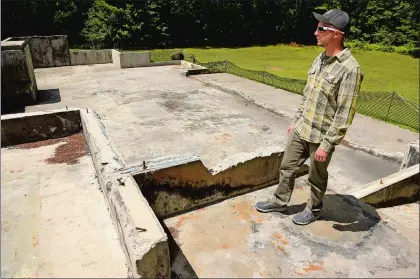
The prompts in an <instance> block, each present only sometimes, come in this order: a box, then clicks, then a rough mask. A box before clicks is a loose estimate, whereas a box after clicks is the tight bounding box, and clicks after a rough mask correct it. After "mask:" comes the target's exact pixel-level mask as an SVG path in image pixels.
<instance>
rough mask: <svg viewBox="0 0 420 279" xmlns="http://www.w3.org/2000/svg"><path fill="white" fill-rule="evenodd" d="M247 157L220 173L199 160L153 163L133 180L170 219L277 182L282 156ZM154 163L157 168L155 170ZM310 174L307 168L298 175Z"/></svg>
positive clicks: (159, 215) (192, 158)
mask: <svg viewBox="0 0 420 279" xmlns="http://www.w3.org/2000/svg"><path fill="white" fill-rule="evenodd" d="M248 155H250V156H248V158H247V159H245V160H243V161H241V162H239V163H235V162H234V163H232V162H231V163H229V164H230V166H227V165H225V166H222V168H223V170H221V171H220V172H217V173H215V171H212V172H211V171H209V170H208V169H207V168H206V167H205V166H204V165H203V163H202V162H201V161H200V160H199V159H198V158H194V157H186V158H185V160H182V159H180V160H174V159H170V160H168V159H165V160H166V162H168V163H166V162H165V161H163V162H157V163H152V165H151V166H150V165H148V166H146V168H147V170H145V171H144V172H143V173H139V174H137V175H134V179H135V180H136V182H137V184H138V185H139V187H140V189H141V191H142V193H143V195H144V196H145V198H146V199H147V200H148V202H149V204H150V206H151V207H152V209H153V211H154V212H155V214H156V215H157V216H158V217H160V218H164V217H169V216H172V215H174V214H179V213H181V212H183V211H186V210H191V209H194V208H197V207H201V206H204V205H208V204H210V203H214V202H217V201H221V200H225V199H227V198H230V197H233V196H236V195H239V194H244V193H247V192H250V191H253V190H257V189H260V188H263V187H266V186H270V185H274V184H275V183H277V182H278V179H279V166H280V162H281V159H282V155H283V153H278V152H274V153H273V152H270V151H268V152H265V153H261V152H256V153H250V154H248ZM148 164H150V163H148ZM153 164H156V165H157V169H156V170H155V169H154V168H156V167H155V166H153ZM171 164H174V165H172V166H171ZM222 165H223V164H222ZM140 167H141V166H140ZM131 171H132V170H131ZM307 171H308V167H307V166H306V165H305V167H303V168H302V170H301V171H300V172H299V175H303V174H304V173H307ZM132 173H135V172H132Z"/></svg>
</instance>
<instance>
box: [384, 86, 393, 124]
mask: <svg viewBox="0 0 420 279" xmlns="http://www.w3.org/2000/svg"><path fill="white" fill-rule="evenodd" d="M394 97H395V91H393V92H392V97H391V102H390V103H389V107H388V111H387V112H386V117H385V121H388V116H389V111H390V110H391V107H392V103H393V102H394Z"/></svg>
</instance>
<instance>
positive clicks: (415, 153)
mask: <svg viewBox="0 0 420 279" xmlns="http://www.w3.org/2000/svg"><path fill="white" fill-rule="evenodd" d="M419 156H420V154H419V140H416V141H415V142H412V143H410V144H408V145H407V147H406V148H405V152H404V158H403V160H402V162H401V170H402V169H406V168H409V167H411V166H413V165H415V164H418V163H419Z"/></svg>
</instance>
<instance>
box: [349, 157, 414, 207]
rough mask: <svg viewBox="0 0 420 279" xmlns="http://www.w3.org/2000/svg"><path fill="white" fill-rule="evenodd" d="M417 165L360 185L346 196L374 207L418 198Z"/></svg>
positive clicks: (392, 204)
mask: <svg viewBox="0 0 420 279" xmlns="http://www.w3.org/2000/svg"><path fill="white" fill-rule="evenodd" d="M419 178H420V171H419V164H417V165H414V166H411V167H409V168H406V169H403V170H401V171H399V172H396V173H393V174H391V175H389V176H387V177H384V178H381V179H379V180H376V181H373V182H371V183H368V184H365V185H362V186H360V187H358V188H356V189H353V190H351V191H349V192H347V194H348V195H351V196H354V197H355V198H357V199H359V200H361V201H363V202H364V203H367V204H369V205H372V206H375V207H383V206H394V205H399V204H402V203H405V202H413V201H417V200H419V198H420V185H419Z"/></svg>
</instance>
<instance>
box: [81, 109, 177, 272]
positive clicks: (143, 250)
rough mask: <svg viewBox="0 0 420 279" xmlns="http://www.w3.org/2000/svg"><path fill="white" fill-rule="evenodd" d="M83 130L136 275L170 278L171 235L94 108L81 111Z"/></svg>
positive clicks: (123, 245) (106, 198) (122, 242)
mask: <svg viewBox="0 0 420 279" xmlns="http://www.w3.org/2000/svg"><path fill="white" fill-rule="evenodd" d="M80 113H81V118H82V123H83V133H84V135H85V138H86V142H87V143H88V146H89V149H90V152H91V156H92V159H93V163H94V165H95V169H96V172H97V175H98V180H99V183H100V185H101V188H102V192H103V194H104V196H105V200H106V201H107V203H108V206H109V211H110V213H111V216H112V219H113V221H114V224H115V226H116V228H117V231H118V233H119V236H120V240H121V244H122V247H123V250H124V252H125V254H126V256H127V260H128V262H129V263H130V265H131V269H132V270H133V271H134V273H135V274H134V276H136V277H144V278H169V277H170V262H169V246H168V238H167V235H166V233H165V232H164V230H163V228H162V226H161V225H160V222H159V220H158V219H157V218H156V216H155V214H154V213H153V211H152V209H151V208H150V206H149V204H148V202H147V200H146V199H145V198H144V197H143V195H142V194H141V192H140V189H139V188H138V186H137V184H136V183H135V181H134V179H133V177H132V176H131V175H130V174H126V175H124V174H121V173H120V172H119V170H121V169H123V168H124V167H125V163H124V161H123V159H122V156H121V154H119V153H118V152H117V151H116V148H115V146H114V144H113V142H112V141H111V140H110V138H109V135H108V131H107V129H106V127H105V126H104V124H103V123H102V122H101V121H100V119H99V117H98V115H97V114H96V113H95V111H93V110H89V112H86V111H85V110H81V111H80Z"/></svg>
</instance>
